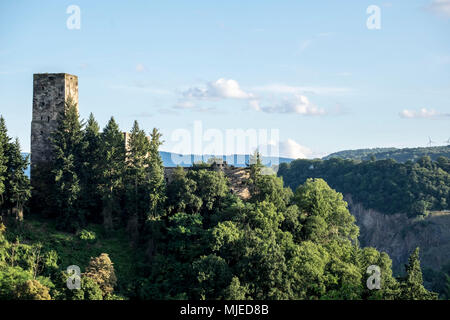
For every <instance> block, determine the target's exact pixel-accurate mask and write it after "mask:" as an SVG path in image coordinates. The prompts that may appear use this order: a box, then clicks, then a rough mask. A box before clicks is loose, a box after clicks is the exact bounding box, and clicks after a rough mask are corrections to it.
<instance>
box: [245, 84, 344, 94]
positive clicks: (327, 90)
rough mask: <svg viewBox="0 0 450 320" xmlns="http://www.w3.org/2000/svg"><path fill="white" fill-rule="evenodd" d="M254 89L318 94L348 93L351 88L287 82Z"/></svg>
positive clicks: (254, 89) (254, 88)
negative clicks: (295, 84) (292, 84)
mask: <svg viewBox="0 0 450 320" xmlns="http://www.w3.org/2000/svg"><path fill="white" fill-rule="evenodd" d="M251 89H252V90H253V91H262V92H271V93H291V94H296V93H313V94H317V95H322V94H323V95H326V94H335V93H346V92H350V91H351V89H349V88H340V87H308V86H307V87H302V86H289V85H285V84H279V83H273V84H268V85H264V86H257V87H253V88H251Z"/></svg>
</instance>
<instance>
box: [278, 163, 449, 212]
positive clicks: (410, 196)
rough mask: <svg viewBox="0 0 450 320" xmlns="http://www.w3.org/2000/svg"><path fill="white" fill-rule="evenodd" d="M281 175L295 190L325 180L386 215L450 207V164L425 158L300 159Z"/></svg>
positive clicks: (282, 167)
mask: <svg viewBox="0 0 450 320" xmlns="http://www.w3.org/2000/svg"><path fill="white" fill-rule="evenodd" d="M278 175H279V176H281V177H283V180H284V182H285V183H286V185H288V186H289V187H291V188H292V189H293V190H295V189H296V188H297V187H298V186H299V185H301V184H302V183H304V182H305V181H306V180H307V179H308V178H322V179H324V180H325V181H327V182H328V183H329V185H330V186H331V187H332V188H333V189H335V190H337V191H338V192H341V193H343V194H350V195H351V196H352V198H353V200H355V201H356V202H360V203H362V204H363V205H364V206H365V207H366V208H371V209H376V210H378V211H380V212H382V213H385V214H392V213H405V214H408V215H409V216H418V215H422V216H423V215H426V214H427V213H428V212H429V211H433V210H448V209H449V207H450V160H449V158H447V157H443V156H440V157H438V158H437V159H436V161H432V160H431V159H430V157H429V156H424V157H422V158H420V159H418V160H417V161H414V162H413V161H407V162H405V163H400V162H396V161H395V160H392V159H388V160H378V161H376V160H374V159H372V160H364V161H361V160H343V159H339V158H332V159H329V160H304V159H298V160H295V161H293V162H291V163H289V164H285V163H283V164H280V166H279V170H278Z"/></svg>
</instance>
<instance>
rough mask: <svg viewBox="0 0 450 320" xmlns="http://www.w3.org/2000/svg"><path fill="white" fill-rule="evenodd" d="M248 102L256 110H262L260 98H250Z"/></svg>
mask: <svg viewBox="0 0 450 320" xmlns="http://www.w3.org/2000/svg"><path fill="white" fill-rule="evenodd" d="M248 104H249V105H250V108H251V109H253V110H255V111H261V106H260V105H259V101H258V100H250V101H249V102H248Z"/></svg>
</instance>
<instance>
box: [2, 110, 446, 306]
mask: <svg viewBox="0 0 450 320" xmlns="http://www.w3.org/2000/svg"><path fill="white" fill-rule="evenodd" d="M161 143H162V137H161V134H160V133H159V132H158V130H157V129H153V131H152V132H151V136H150V139H147V137H146V133H145V131H144V130H142V129H140V127H139V125H138V123H137V122H135V123H134V125H133V128H132V130H131V131H130V139H129V143H128V147H127V148H126V147H125V144H124V137H123V134H122V133H121V131H120V129H119V126H118V124H117V123H116V122H115V120H114V118H111V119H110V121H109V122H108V124H107V125H106V127H105V128H104V129H103V131H102V132H100V129H99V125H98V123H97V122H96V121H95V119H94V117H93V115H91V116H90V117H89V119H88V120H87V122H86V123H84V122H81V121H80V120H79V116H78V114H77V111H76V107H75V105H74V104H72V103H70V102H69V103H68V104H67V106H66V112H65V113H64V114H61V115H60V119H59V126H58V129H57V130H56V132H55V133H54V134H53V138H52V145H53V151H54V152H53V155H54V156H53V160H52V163H51V166H49V168H50V170H48V171H47V176H45V177H42V179H45V181H47V182H48V186H49V190H48V192H47V193H46V194H42V193H41V194H37V195H36V194H35V192H34V191H33V194H32V195H31V192H32V190H31V188H30V183H29V181H28V178H27V176H26V175H25V173H24V170H25V168H26V167H27V165H28V163H27V162H28V159H25V160H24V159H23V157H22V156H21V154H20V146H19V143H18V142H17V141H15V142H11V139H10V138H9V137H8V135H7V130H6V125H5V121H4V120H3V118H2V119H1V121H0V201H1V216H2V220H1V223H0V299H46V300H48V299H61V300H83V299H86V300H102V299H404V300H405V299H406V300H409V299H436V298H437V294H435V293H433V292H430V291H428V290H426V289H425V288H424V286H423V279H422V270H421V267H420V260H419V248H417V249H416V250H415V251H414V252H412V253H411V256H410V258H409V262H408V264H407V265H406V269H405V271H406V272H405V276H404V277H402V278H395V277H393V275H392V270H391V264H392V262H391V259H390V258H389V256H388V255H387V254H386V253H383V252H379V251H377V250H376V249H374V248H361V247H360V246H359V245H358V241H357V239H358V233H359V230H358V227H357V226H356V224H355V219H354V217H353V216H352V215H351V214H350V212H349V211H348V208H347V203H346V202H345V201H344V200H343V195H342V194H341V193H339V192H336V191H335V190H333V189H332V188H331V187H330V186H329V185H328V184H327V182H326V181H325V180H324V179H320V178H314V179H304V180H302V179H300V178H301V177H298V178H299V180H298V183H296V186H295V188H293V189H292V190H295V191H292V190H291V188H289V187H285V186H284V185H283V179H282V178H280V177H277V176H275V175H263V174H261V168H262V164H261V161H260V157H259V155H258V154H255V161H252V164H250V165H249V166H248V171H249V177H248V179H247V180H246V182H245V183H246V184H247V186H248V188H249V191H250V195H251V196H250V198H249V199H246V200H243V199H240V198H239V197H237V196H236V195H234V194H232V193H231V192H229V181H228V180H227V178H226V176H225V175H224V174H223V173H222V172H221V171H215V170H210V168H209V165H208V164H201V165H197V166H195V167H193V168H192V169H190V170H186V169H183V168H181V167H180V168H178V169H177V170H176V171H175V173H174V176H173V179H172V181H171V182H170V183H166V180H165V178H164V170H163V169H164V168H163V165H162V161H161V158H160V155H159V152H158V149H159V147H160V145H161ZM333 161H334V162H333ZM336 161H341V160H332V161H331V162H329V163H330V164H333V163H335V162H336ZM296 163H299V162H295V163H294V164H293V166H292V167H291V170H293V168H295V164H296ZM320 163H321V162H317V164H320ZM377 163H378V162H377ZM314 164H316V162H314ZM386 164H389V165H391V166H392V167H396V164H395V162H393V163H391V162H386ZM348 165H349V166H356V164H354V163H353V162H349V164H348ZM426 165H428V166H430V168H428V169H427V168H426ZM410 166H412V168H416V166H418V168H419V169H420V170H419V169H418V171H421V170H422V171H423V170H428V171H429V172H432V173H436V172H438V173H439V172H442V174H447V175H448V168H447V169H446V170H444V169H442V168H441V165H440V164H438V163H434V162H431V161H428V162H427V164H425V163H424V164H420V163H419V164H410ZM319 167H320V166H319ZM281 169H282V168H281ZM286 169H288V168H287V167H286V168H285V169H284V170H285V171H286ZM428 171H427V172H428ZM292 172H294V171H292ZM298 172H300V171H298ZM427 174H428V173H427ZM381 177H385V176H384V175H382V176H381ZM329 178H331V176H330V177H329ZM418 178H422V176H419V177H418ZM380 179H383V178H380ZM442 179H445V178H442ZM447 179H448V176H447ZM287 180H288V179H287ZM289 181H290V182H289V183H290V185H293V184H294V180H289ZM332 181H333V180H332ZM433 186H434V185H433ZM444 186H447V187H448V181H447V183H446V184H444ZM447 192H448V191H447ZM35 195H36V197H40V198H38V199H39V201H36V199H33V198H34V197H35ZM50 195H51V196H50ZM447 196H448V193H447ZM30 197H33V198H31V199H30ZM30 200H32V201H31V202H30ZM386 202H389V201H386ZM30 204H31V209H29V208H28V206H29V205H30ZM43 204H44V205H43ZM391 204H392V205H394V203H393V202H391ZM439 205H442V203H440V204H439ZM70 265H77V266H79V268H80V271H81V280H80V281H81V282H80V288H79V289H73V288H72V289H70V287H71V286H69V285H68V284H69V283H72V282H71V281H72V280H74V278H73V277H74V276H73V275H72V274H70V273H68V272H67V271H66V269H67V267H68V266H70ZM369 267H370V268H372V267H375V269H377V268H378V270H379V271H380V284H379V286H375V288H374V287H371V286H368V283H369V281H370V279H369V276H370V272H369V274H368V269H369V270H371V269H370V268H369ZM75 282H76V278H75ZM369 288H371V289H369ZM449 289H450V278H448V277H447V278H446V287H445V288H444V289H443V293H442V295H441V298H449V296H450V291H449Z"/></svg>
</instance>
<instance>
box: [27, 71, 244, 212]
mask: <svg viewBox="0 0 450 320" xmlns="http://www.w3.org/2000/svg"><path fill="white" fill-rule="evenodd" d="M69 99H72V101H73V102H74V103H76V105H77V108H78V77H77V76H74V75H71V74H67V73H39V74H34V75H33V117H32V121H31V174H30V178H31V183H32V185H33V192H34V193H35V195H34V196H33V197H34V199H41V200H37V202H40V201H42V199H44V200H45V199H46V198H47V197H46V196H45V194H46V193H47V192H48V183H51V182H50V181H46V180H45V176H46V174H47V173H48V171H49V170H51V168H50V166H51V159H52V157H53V155H52V153H53V150H52V146H51V136H52V133H53V132H54V131H55V130H56V129H57V127H58V116H59V115H60V114H61V113H64V112H65V105H66V102H67V101H68V100H69ZM123 135H124V142H125V147H126V148H127V146H128V143H129V138H130V135H129V133H127V132H124V133H123ZM148 138H149V137H148ZM173 169H175V168H170V167H167V168H165V170H164V174H165V176H166V182H168V183H170V180H171V176H172V172H173ZM185 169H187V170H188V169H189V168H185ZM211 169H212V170H218V171H223V172H224V174H225V175H226V176H227V177H228V178H229V180H230V184H231V190H230V191H231V192H233V193H235V194H237V195H239V196H240V197H241V198H247V197H248V196H249V194H248V189H247V187H246V186H245V184H244V183H243V180H244V179H245V178H247V177H248V172H247V170H246V169H245V168H234V167H233V168H232V167H229V166H228V165H227V164H226V163H222V162H220V163H216V162H214V163H213V164H212V165H211ZM38 205H42V206H45V204H44V203H38Z"/></svg>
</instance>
